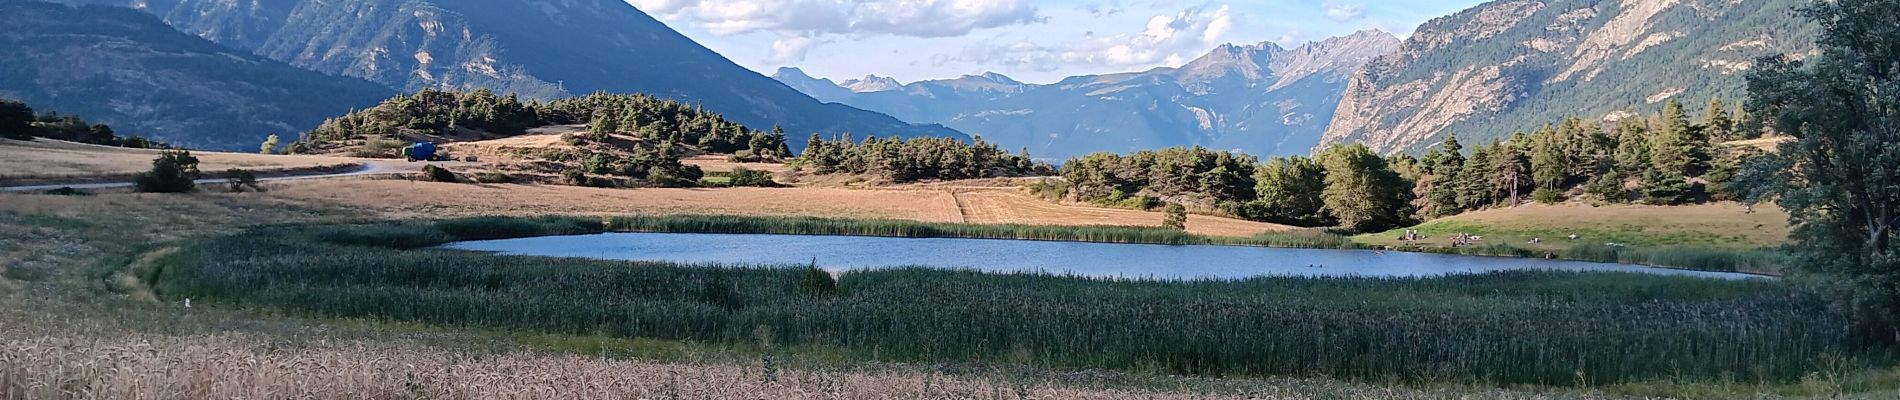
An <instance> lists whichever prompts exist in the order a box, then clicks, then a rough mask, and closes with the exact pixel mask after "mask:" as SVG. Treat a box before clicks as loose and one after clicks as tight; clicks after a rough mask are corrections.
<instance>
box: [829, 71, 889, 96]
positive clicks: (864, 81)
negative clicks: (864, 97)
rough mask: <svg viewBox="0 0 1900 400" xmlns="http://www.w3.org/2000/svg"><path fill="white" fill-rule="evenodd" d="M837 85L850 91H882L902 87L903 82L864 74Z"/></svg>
mask: <svg viewBox="0 0 1900 400" xmlns="http://www.w3.org/2000/svg"><path fill="white" fill-rule="evenodd" d="M838 85H839V86H844V88H846V89H851V91H852V92H855V93H873V92H884V91H891V90H897V89H902V88H903V87H904V84H901V83H897V80H896V79H891V78H886V77H882V76H877V75H865V76H864V77H863V78H859V79H852V80H848V81H844V83H840V84H838Z"/></svg>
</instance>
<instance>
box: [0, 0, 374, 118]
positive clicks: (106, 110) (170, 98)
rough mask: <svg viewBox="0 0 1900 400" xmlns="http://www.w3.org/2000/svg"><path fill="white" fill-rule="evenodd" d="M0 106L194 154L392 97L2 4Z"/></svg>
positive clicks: (82, 11) (119, 15) (165, 32)
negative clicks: (13, 103)
mask: <svg viewBox="0 0 1900 400" xmlns="http://www.w3.org/2000/svg"><path fill="white" fill-rule="evenodd" d="M0 27H5V29H0V54H5V55H6V56H4V57H0V98H11V99H15V100H20V101H25V102H27V103H28V104H30V105H32V106H33V107H35V108H38V109H39V110H41V111H55V110H56V111H60V112H63V113H66V114H76V115H80V116H84V117H85V118H86V119H88V120H91V121H93V122H102V123H106V124H109V125H112V126H113V127H114V128H115V129H116V130H117V131H118V132H119V133H120V134H123V135H140V136H147V137H151V138H155V139H158V140H161V141H165V142H170V143H173V144H177V145H185V146H191V147H200V148H205V147H209V148H227V149H231V148H236V149H256V148H257V144H258V142H259V141H260V140H262V139H263V138H264V136H265V135H268V134H273V133H277V134H288V135H293V136H294V134H295V133H296V132H298V131H301V130H303V129H308V128H310V127H313V126H316V125H317V124H318V123H320V122H322V121H323V119H324V118H326V117H330V116H335V115H338V114H341V113H344V112H348V111H349V110H350V109H351V108H352V107H356V106H359V105H363V104H375V103H376V101H378V100H381V99H383V98H385V97H388V96H390V95H392V94H395V91H394V90H390V89H389V88H386V87H383V86H381V85H377V84H375V83H371V82H368V81H364V80H361V79H354V78H344V77H336V76H329V75H325V74H322V73H317V72H312V71H306V70H303V69H300V68H297V67H294V66H290V65H288V64H285V63H282V62H278V61H275V60H271V59H268V58H264V57H259V56H256V55H252V54H250V53H247V52H242V51H233V50H230V49H227V48H225V47H223V46H219V45H217V44H215V43H211V42H209V41H206V40H204V39H202V38H199V37H197V36H192V35H187V34H184V33H180V32H178V31H177V30H175V29H172V27H171V26H168V25H166V24H165V23H164V22H161V21H159V20H158V19H156V18H152V16H150V15H145V14H143V13H139V12H137V11H133V10H129V9H125V8H117V7H98V6H88V7H79V8H73V7H68V6H64V5H59V4H52V3H44V2H30V1H4V2H0Z"/></svg>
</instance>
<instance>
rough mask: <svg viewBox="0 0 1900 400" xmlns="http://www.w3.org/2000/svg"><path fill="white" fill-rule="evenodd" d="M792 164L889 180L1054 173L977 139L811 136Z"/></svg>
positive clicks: (1026, 156) (1026, 155) (1021, 155)
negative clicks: (970, 141)
mask: <svg viewBox="0 0 1900 400" xmlns="http://www.w3.org/2000/svg"><path fill="white" fill-rule="evenodd" d="M793 165H794V166H797V167H799V168H802V169H805V170H808V171H811V172H813V173H817V174H864V175H872V176H876V177H878V178H881V179H884V180H888V181H890V182H912V181H917V180H924V179H945V180H949V179H975V178H992V177H1007V176H1044V175H1053V174H1055V167H1053V166H1050V165H1049V164H1048V163H1043V162H1038V161H1035V159H1033V158H1030V157H1029V150H1028V149H1023V150H1022V151H1021V152H1020V153H1017V154H1014V155H1011V154H1009V152H1006V151H1003V150H1002V148H999V147H997V146H996V145H995V144H992V143H988V142H984V141H983V138H981V137H978V138H976V139H975V141H974V143H964V142H963V141H960V140H956V139H949V138H929V137H922V138H910V139H895V138H891V139H878V138H876V137H870V138H866V139H864V141H862V142H857V141H852V140H851V138H850V137H849V136H845V137H840V138H837V139H834V140H824V138H822V137H820V136H819V135H817V134H813V135H811V138H810V139H809V140H808V141H806V143H805V153H804V154H802V155H800V157H799V158H798V159H797V160H795V161H793Z"/></svg>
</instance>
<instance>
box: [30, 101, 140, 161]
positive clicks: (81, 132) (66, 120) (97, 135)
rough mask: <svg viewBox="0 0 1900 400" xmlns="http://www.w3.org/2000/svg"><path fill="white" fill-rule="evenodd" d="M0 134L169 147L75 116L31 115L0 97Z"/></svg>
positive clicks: (128, 145)
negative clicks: (119, 132)
mask: <svg viewBox="0 0 1900 400" xmlns="http://www.w3.org/2000/svg"><path fill="white" fill-rule="evenodd" d="M0 137H4V138H8V139H19V140H27V139H32V138H36V137H43V138H49V139H58V140H65V141H69V142H80V143H91V144H97V145H105V146H118V147H130V148H138V149H151V148H170V147H171V146H170V145H167V144H165V143H161V142H155V141H152V140H150V139H146V138H144V137H139V136H125V137H121V136H119V135H118V134H117V133H116V132H113V131H112V127H111V126H107V125H106V124H90V123H87V122H86V120H85V119H83V118H80V117H79V116H75V115H60V114H59V113H56V112H49V113H46V114H34V113H33V107H30V106H27V105H26V103H21V102H18V101H12V100H6V99H0Z"/></svg>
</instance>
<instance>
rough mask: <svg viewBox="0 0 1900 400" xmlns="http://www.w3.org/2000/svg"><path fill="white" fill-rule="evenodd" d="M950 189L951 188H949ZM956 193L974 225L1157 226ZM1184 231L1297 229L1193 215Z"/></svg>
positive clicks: (1012, 194) (1122, 213)
mask: <svg viewBox="0 0 1900 400" xmlns="http://www.w3.org/2000/svg"><path fill="white" fill-rule="evenodd" d="M953 190H954V189H953ZM954 193H956V197H957V200H958V202H959V205H960V206H961V207H962V208H963V210H964V211H965V213H967V215H968V216H969V220H968V221H966V222H969V223H975V224H1028V225H1117V226H1161V220H1162V219H1163V218H1164V217H1163V215H1162V214H1161V213H1158V212H1148V211H1136V210H1123V209H1113V208H1101V207H1089V206H1081V205H1069V204H1057V203H1051V202H1049V201H1046V200H1042V199H1038V198H1035V197H1032V196H1029V195H1027V194H1024V193H1022V192H1020V191H1015V190H971V191H959V192H954ZM1187 228H1188V232H1189V233H1194V234H1199V235H1207V236H1233V237H1247V236H1254V235H1258V234H1261V233H1264V232H1285V231H1291V230H1295V229H1297V228H1294V227H1290V226H1285V225H1275V224H1268V223H1262V222H1252V221H1244V220H1238V219H1233V218H1224V217H1213V216H1205V215H1194V216H1190V217H1188V225H1187Z"/></svg>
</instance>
